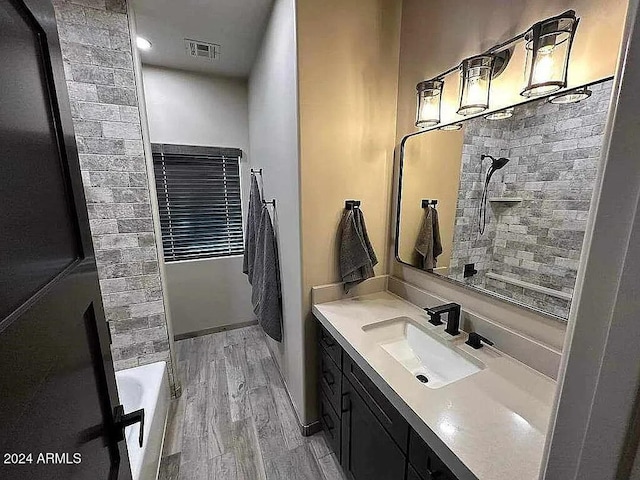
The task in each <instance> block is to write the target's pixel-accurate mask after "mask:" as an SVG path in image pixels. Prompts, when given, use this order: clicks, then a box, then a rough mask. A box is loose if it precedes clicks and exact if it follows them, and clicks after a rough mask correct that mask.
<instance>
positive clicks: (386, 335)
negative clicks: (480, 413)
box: [362, 317, 484, 388]
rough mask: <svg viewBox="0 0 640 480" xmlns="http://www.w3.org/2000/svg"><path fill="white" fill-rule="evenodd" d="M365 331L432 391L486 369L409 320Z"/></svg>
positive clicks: (384, 323)
mask: <svg viewBox="0 0 640 480" xmlns="http://www.w3.org/2000/svg"><path fill="white" fill-rule="evenodd" d="M362 330H363V331H364V332H365V333H367V334H368V335H372V336H373V340H374V341H375V342H376V343H377V344H378V345H379V346H380V347H381V348H383V349H384V350H386V351H387V353H389V355H391V356H392V357H393V358H394V359H395V360H396V361H397V362H399V363H400V364H401V365H402V366H403V367H404V368H406V369H407V370H408V371H409V372H411V374H412V375H413V376H415V377H416V379H417V380H419V381H420V382H422V383H423V384H424V385H425V386H426V387H429V388H440V387H443V386H445V385H448V384H450V383H453V382H455V381H458V380H460V379H462V378H465V377H468V376H469V375H473V374H474V373H476V372H479V371H481V370H482V369H483V368H484V365H483V364H482V362H480V361H478V360H477V359H475V358H474V357H472V356H471V355H469V354H467V353H466V352H464V351H462V350H460V349H457V348H455V347H452V346H451V345H449V344H448V342H447V341H446V340H444V339H442V338H439V337H438V336H436V335H434V334H431V333H429V332H428V331H427V330H426V329H425V327H423V326H422V325H420V324H419V323H418V322H417V321H415V320H414V319H412V318H409V317H397V318H392V319H390V320H384V321H382V322H376V323H370V324H368V325H364V326H363V327H362Z"/></svg>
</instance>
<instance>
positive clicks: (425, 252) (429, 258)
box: [415, 206, 442, 270]
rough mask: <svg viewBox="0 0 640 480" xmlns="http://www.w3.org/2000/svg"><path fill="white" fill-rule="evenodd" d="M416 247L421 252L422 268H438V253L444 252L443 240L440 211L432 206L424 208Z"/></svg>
mask: <svg viewBox="0 0 640 480" xmlns="http://www.w3.org/2000/svg"><path fill="white" fill-rule="evenodd" d="M415 249H416V251H417V252H418V253H419V254H420V268H422V269H423V270H433V269H434V268H436V263H437V261H438V260H437V259H438V255H440V254H441V253H442V242H441V241H440V224H439V222H438V211H437V210H436V209H435V208H433V207H431V206H427V208H425V209H424V215H423V216H422V224H421V225H420V230H419V231H418V238H417V239H416V246H415Z"/></svg>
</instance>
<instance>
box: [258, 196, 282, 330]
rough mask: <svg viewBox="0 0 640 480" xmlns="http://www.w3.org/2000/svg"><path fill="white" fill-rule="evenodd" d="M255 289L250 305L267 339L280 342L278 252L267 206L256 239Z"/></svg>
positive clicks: (280, 318) (280, 317) (280, 310)
mask: <svg viewBox="0 0 640 480" xmlns="http://www.w3.org/2000/svg"><path fill="white" fill-rule="evenodd" d="M252 286H253V291H252V293H251V302H252V304H253V312H254V313H255V314H256V317H258V323H259V324H260V326H261V327H262V329H263V330H264V332H265V333H266V334H267V335H269V336H270V337H271V338H273V339H274V340H276V341H278V342H281V341H282V302H281V299H280V298H281V293H280V270H279V263H278V250H277V246H276V238H275V234H274V232H273V224H272V223H271V215H269V210H268V209H267V207H266V205H265V206H263V207H262V212H261V216H260V225H259V227H258V231H257V235H256V250H255V258H254V265H253V284H252Z"/></svg>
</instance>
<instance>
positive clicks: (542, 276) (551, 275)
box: [396, 79, 612, 319]
mask: <svg viewBox="0 0 640 480" xmlns="http://www.w3.org/2000/svg"><path fill="white" fill-rule="evenodd" d="M611 86H612V81H611V80H610V79H607V80H604V81H601V82H596V83H593V84H589V85H586V86H584V87H574V88H572V89H571V90H566V91H561V92H557V93H555V94H553V95H554V96H550V97H546V98H545V97H543V98H539V99H535V100H530V101H528V102H526V103H524V104H520V105H515V106H509V107H503V108H502V109H501V110H498V111H496V112H489V113H488V114H487V115H486V116H476V117H474V118H472V119H469V120H465V121H462V122H458V123H456V124H452V125H455V126H456V128H458V126H460V128H459V130H454V131H451V130H446V129H444V128H442V127H440V128H438V129H435V130H430V131H427V132H424V133H419V134H414V135H413V136H408V137H405V139H404V140H403V144H402V145H403V147H402V148H401V154H400V158H401V168H402V171H401V185H400V196H401V201H400V202H399V212H398V219H399V225H398V227H397V229H398V236H397V244H396V249H397V254H398V257H399V259H400V261H401V262H403V263H407V264H409V265H411V266H414V267H417V268H421V265H420V263H419V260H420V259H419V258H416V256H415V254H414V253H413V250H414V245H415V241H416V238H417V235H418V229H419V226H420V222H421V220H422V214H423V211H422V209H420V200H421V199H423V198H425V197H429V198H438V200H439V202H438V217H439V223H440V232H441V238H442V248H443V252H442V255H440V256H439V257H438V262H437V266H436V268H434V269H433V273H436V274H439V275H441V276H443V277H446V278H448V279H450V280H452V281H456V282H459V283H462V284H464V285H465V286H468V287H471V288H475V289H480V290H482V291H484V292H487V293H490V294H491V295H494V296H495V295H499V296H500V297H501V298H503V299H508V300H509V301H513V302H516V303H518V304H520V305H526V306H528V307H530V308H534V309H537V310H542V311H544V312H546V313H548V314H551V315H555V316H557V317H561V318H563V319H564V318H566V317H567V313H568V310H569V305H570V303H571V295H572V293H573V288H574V284H575V278H576V274H577V267H578V264H579V262H580V255H581V249H582V240H583V237H584V232H585V229H586V220H587V217H588V213H589V208H590V202H591V193H592V191H593V185H594V182H595V176H596V171H597V168H598V164H599V158H600V152H601V148H602V146H601V145H602V141H603V132H604V124H605V119H606V117H607V112H608V108H609V103H610V98H611ZM587 91H588V92H591V95H590V96H588V93H587ZM556 96H558V97H559V98H560V102H562V103H558V102H556V101H555V99H556ZM580 98H582V101H579V102H576V100H579V99H580ZM569 101H573V103H567V102H569ZM494 114H495V115H494ZM445 126H446V125H445ZM483 155H486V156H488V157H485V158H484V161H483V160H481V156H483ZM494 159H495V161H494ZM501 159H503V160H501ZM506 159H509V160H508V161H507V160H506ZM490 160H491V162H490ZM482 205H486V208H485V209H484V210H483V211H482V216H486V220H485V219H482V220H483V221H482V222H481V223H480V225H482V224H483V223H484V225H485V227H486V229H485V230H484V234H483V235H479V225H478V217H479V208H480V207H481V206H482ZM468 266H470V267H469V268H466V267H468ZM465 271H467V272H468V273H469V272H474V271H475V273H474V274H472V275H465Z"/></svg>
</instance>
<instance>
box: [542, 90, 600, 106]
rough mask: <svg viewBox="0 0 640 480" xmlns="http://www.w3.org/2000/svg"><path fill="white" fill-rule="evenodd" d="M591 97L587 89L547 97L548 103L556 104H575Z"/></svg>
mask: <svg viewBox="0 0 640 480" xmlns="http://www.w3.org/2000/svg"><path fill="white" fill-rule="evenodd" d="M590 96H591V90H589V89H588V88H587V87H580V88H574V89H573V90H569V91H567V92H564V93H559V94H558V95H552V96H550V97H549V102H551V103H558V104H566V103H577V102H579V101H581V100H584V99H586V98H589V97H590Z"/></svg>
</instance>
